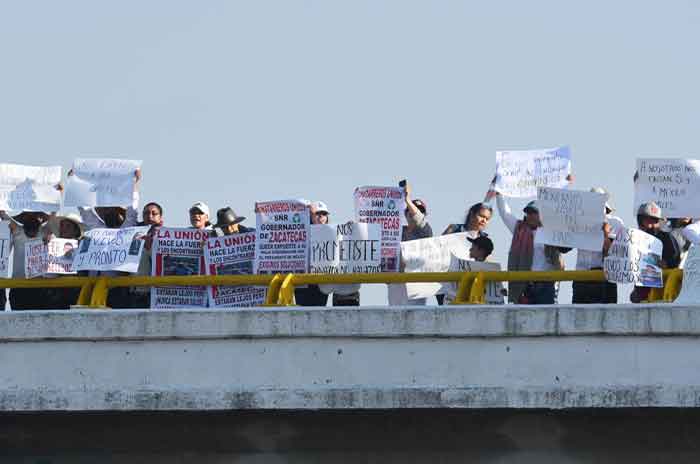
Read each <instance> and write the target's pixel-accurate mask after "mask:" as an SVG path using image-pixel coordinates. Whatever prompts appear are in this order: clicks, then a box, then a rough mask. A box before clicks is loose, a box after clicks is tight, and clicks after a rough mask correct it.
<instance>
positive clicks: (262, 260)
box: [254, 200, 311, 274]
mask: <svg viewBox="0 0 700 464" xmlns="http://www.w3.org/2000/svg"><path fill="white" fill-rule="evenodd" d="M255 213H256V224H257V226H256V233H257V235H256V237H255V266H254V272H255V273H256V274H277V273H280V274H284V273H289V272H291V273H295V274H304V273H306V271H307V269H308V253H307V246H308V231H309V226H310V225H311V224H310V219H309V209H308V208H307V207H306V205H305V204H304V203H303V202H301V201H299V200H281V201H266V202H257V203H255Z"/></svg>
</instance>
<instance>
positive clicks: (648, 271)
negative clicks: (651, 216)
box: [603, 229, 663, 288]
mask: <svg viewBox="0 0 700 464" xmlns="http://www.w3.org/2000/svg"><path fill="white" fill-rule="evenodd" d="M662 252H663V244H662V243H661V240H659V239H658V238H656V237H654V236H653V235H650V234H647V233H646V232H643V231H641V230H639V229H625V230H624V231H622V232H621V233H620V234H618V235H617V237H616V238H615V240H614V241H613V243H612V246H611V247H610V250H609V251H608V256H606V257H605V259H604V261H603V267H604V270H605V278H606V279H607V280H608V282H613V283H618V284H634V285H636V286H638V287H657V288H661V287H663V280H662V277H661V255H662Z"/></svg>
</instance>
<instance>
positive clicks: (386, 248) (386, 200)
mask: <svg viewBox="0 0 700 464" xmlns="http://www.w3.org/2000/svg"><path fill="white" fill-rule="evenodd" d="M354 200H355V222H359V223H367V224H379V225H381V228H382V272H398V271H399V253H400V251H401V222H402V221H401V218H402V217H403V212H404V210H405V209H406V201H405V198H404V192H403V189H402V188H401V187H372V186H365V187H357V188H356V189H355V193H354Z"/></svg>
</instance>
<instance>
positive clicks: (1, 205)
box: [0, 164, 61, 212]
mask: <svg viewBox="0 0 700 464" xmlns="http://www.w3.org/2000/svg"><path fill="white" fill-rule="evenodd" d="M60 182H61V167H60V166H49V167H40V166H24V165H21V164H0V210H5V211H45V212H53V211H58V210H59V209H60V207H61V192H59V191H58V190H56V185H57V184H59V183H60Z"/></svg>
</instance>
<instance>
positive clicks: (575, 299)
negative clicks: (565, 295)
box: [571, 282, 617, 304]
mask: <svg viewBox="0 0 700 464" xmlns="http://www.w3.org/2000/svg"><path fill="white" fill-rule="evenodd" d="M572 288H573V291H574V293H573V296H572V298H571V302H572V303H574V304H593V303H617V285H616V284H613V283H610V282H574V284H573V286H572Z"/></svg>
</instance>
